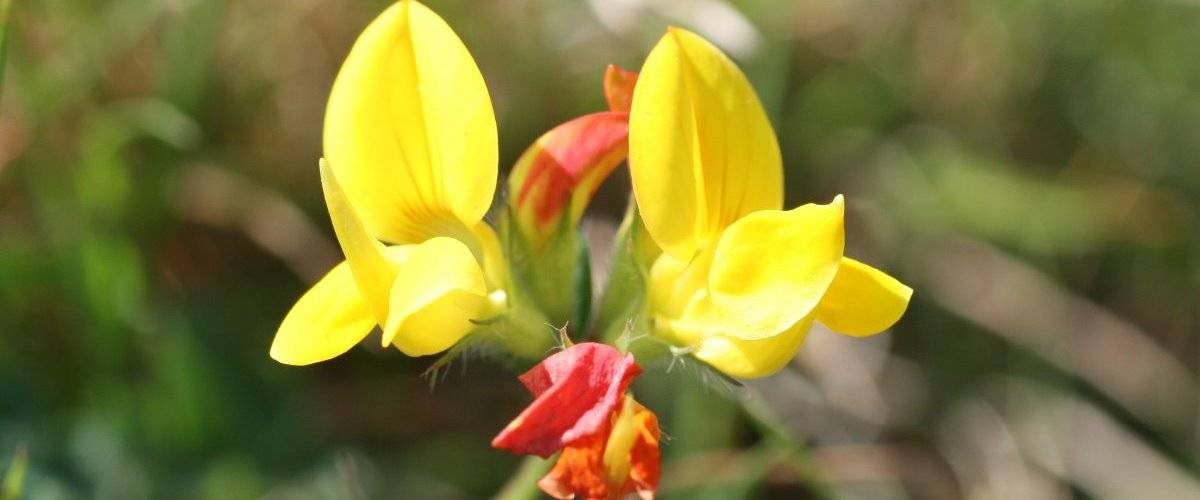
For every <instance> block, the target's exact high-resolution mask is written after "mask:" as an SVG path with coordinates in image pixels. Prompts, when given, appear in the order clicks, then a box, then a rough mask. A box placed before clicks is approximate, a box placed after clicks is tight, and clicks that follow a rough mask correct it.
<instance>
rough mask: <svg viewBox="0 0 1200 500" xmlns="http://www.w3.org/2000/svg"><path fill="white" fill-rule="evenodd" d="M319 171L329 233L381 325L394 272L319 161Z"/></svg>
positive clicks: (385, 319) (337, 183)
mask: <svg viewBox="0 0 1200 500" xmlns="http://www.w3.org/2000/svg"><path fill="white" fill-rule="evenodd" d="M320 170H321V188H322V190H323V191H324V192H325V205H326V206H327V207H328V208H329V218H330V220H332V221H333V232H334V233H335V234H337V240H338V244H339V245H341V247H342V253H344V254H346V262H347V264H349V268H350V271H351V273H352V274H353V275H354V282H355V283H356V284H357V285H358V291H359V293H360V294H362V297H363V298H364V299H365V300H366V303H367V306H368V307H369V308H370V310H371V313H372V314H374V316H375V320H376V321H377V322H378V323H379V324H381V325H382V324H384V323H385V322H386V321H387V316H388V296H389V294H390V290H391V288H392V280H393V279H394V278H395V277H396V270H395V268H394V267H393V266H392V264H391V263H389V262H388V260H387V258H385V257H384V254H383V245H381V244H380V243H379V240H376V239H375V238H373V237H371V235H370V234H368V233H367V230H366V228H364V227H363V223H362V221H361V220H360V219H359V216H358V212H357V211H356V210H355V207H354V206H353V205H351V204H350V200H348V199H347V198H346V193H345V191H343V190H342V187H341V184H339V182H338V179H337V178H336V177H335V176H334V174H333V171H332V170H330V168H329V165H328V163H326V162H325V160H323V159H322V160H321V162H320Z"/></svg>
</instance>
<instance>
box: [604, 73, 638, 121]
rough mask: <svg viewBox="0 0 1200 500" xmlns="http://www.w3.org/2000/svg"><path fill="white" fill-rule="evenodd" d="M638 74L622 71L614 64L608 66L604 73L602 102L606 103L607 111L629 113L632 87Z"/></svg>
mask: <svg viewBox="0 0 1200 500" xmlns="http://www.w3.org/2000/svg"><path fill="white" fill-rule="evenodd" d="M637 77H638V74H637V73H636V72H633V71H629V70H627V69H623V68H621V67H619V66H617V65H615V64H609V65H608V69H607V70H605V71H604V100H606V101H608V109H611V110H613V111H624V112H626V113H628V112H629V106H630V105H631V104H633V87H634V86H635V85H636V84H637Z"/></svg>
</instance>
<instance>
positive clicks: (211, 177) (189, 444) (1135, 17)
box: [0, 0, 1200, 499]
mask: <svg viewBox="0 0 1200 500" xmlns="http://www.w3.org/2000/svg"><path fill="white" fill-rule="evenodd" d="M386 4H387V2H384V1H350V0H331V1H318V0H291V1H286V2H283V1H273V0H243V1H233V0H94V1H83V0H14V5H13V9H12V16H11V29H10V32H9V33H8V42H9V43H8V61H7V68H6V70H5V74H4V82H3V83H4V86H3V99H2V100H0V470H5V469H10V470H11V469H14V468H15V469H21V468H22V467H25V468H27V473H26V474H25V481H24V484H23V488H22V489H23V491H24V497H26V498H32V499H54V498H102V499H139V498H195V499H226V498H260V497H266V498H476V497H486V496H489V495H491V494H493V493H494V492H496V491H497V490H499V488H501V486H502V485H503V484H504V483H505V481H506V480H507V478H508V477H509V475H510V474H511V472H512V471H513V469H514V468H515V467H516V466H517V464H518V460H517V458H516V457H512V456H509V455H506V454H503V453H500V452H497V451H493V450H491V449H490V448H489V447H488V442H489V440H490V438H491V436H492V435H494V433H495V432H497V431H498V430H499V429H500V428H501V427H502V426H503V425H504V423H505V422H507V420H508V419H509V418H511V417H512V416H514V415H516V413H517V412H518V411H519V410H520V409H521V408H522V407H523V406H524V404H525V403H526V402H527V401H528V399H529V398H528V396H527V395H526V394H524V392H523V390H522V389H521V388H520V386H519V385H518V384H517V382H516V380H515V378H513V376H512V375H513V374H511V373H509V372H507V371H506V370H505V369H504V368H503V367H500V366H498V365H497V364H495V363H490V362H488V361H487V360H472V361H470V362H469V363H466V364H464V365H458V366H456V367H455V370H453V371H452V372H451V373H449V374H447V376H446V378H445V379H444V380H442V381H440V382H439V383H438V384H437V385H436V387H434V388H432V389H431V387H430V383H429V382H430V381H429V380H427V379H424V378H422V377H421V373H422V372H423V371H424V370H425V368H427V367H428V366H429V365H430V363H431V359H410V358H406V357H404V356H402V355H400V354H399V353H398V352H395V351H386V352H385V351H381V350H379V349H378V348H377V347H374V346H373V345H372V346H368V345H364V346H360V347H359V348H356V349H355V350H353V351H352V352H351V353H349V354H348V355H345V356H342V357H339V358H337V359H335V360H332V361H329V362H326V363H322V364H320V365H317V366H312V367H307V368H293V367H286V366H282V365H280V364H277V363H275V362H274V361H272V360H271V359H270V358H268V357H267V349H268V346H269V345H270V342H271V339H272V336H273V334H274V330H275V328H276V326H277V325H278V322H279V320H280V319H281V318H282V317H283V315H284V313H285V312H286V311H287V309H288V307H289V306H290V305H291V303H292V302H293V301H294V300H295V299H296V298H297V297H298V296H299V295H300V294H301V293H302V292H303V291H304V290H305V289H306V288H307V285H308V284H309V283H311V282H312V281H313V280H314V279H315V278H317V277H319V276H320V275H321V274H322V273H323V272H324V271H325V270H327V269H328V268H329V267H330V266H331V265H332V264H333V263H334V262H336V260H337V259H338V258H339V257H340V255H339V252H338V250H337V247H336V244H335V242H334V241H333V237H332V231H331V229H330V227H329V224H328V219H327V216H326V213H325V209H324V205H323V202H322V198H321V192H320V186H319V182H318V179H317V169H316V168H315V167H316V161H317V158H318V157H319V156H320V154H321V146H320V137H321V119H322V110H323V107H324V103H325V98H326V96H327V93H328V90H329V87H330V84H331V82H332V80H333V77H334V74H335V72H336V70H337V68H338V65H339V63H340V61H341V59H342V58H343V57H344V55H345V54H346V52H347V51H348V49H349V47H350V44H351V43H352V42H353V40H354V37H355V36H356V35H357V33H358V31H359V30H361V29H362V28H363V27H364V26H365V25H366V23H368V22H369V20H370V19H371V18H372V17H373V16H374V15H375V14H377V13H378V12H380V11H381V10H382V9H383V8H384V7H385V6H386ZM428 4H429V5H430V6H431V7H432V8H433V9H434V10H436V11H437V12H439V13H440V14H441V15H442V16H444V17H445V18H446V19H447V21H448V22H449V23H450V25H451V26H453V27H454V28H455V29H456V30H457V31H458V32H459V33H460V35H461V37H462V38H463V39H464V40H465V42H466V43H467V45H468V47H470V48H471V50H472V52H473V54H474V55H475V57H476V59H477V61H478V63H479V65H480V67H481V69H482V71H483V74H484V76H485V78H486V80H487V82H488V85H489V87H490V89H491V92H492V95H493V100H494V102H495V107H496V113H497V117H498V121H499V125H500V131H501V132H500V139H501V140H500V143H501V168H503V169H506V168H507V166H508V165H511V163H512V161H513V160H514V159H515V158H516V156H517V155H518V154H519V153H520V152H521V151H522V150H523V149H524V147H525V146H526V145H528V144H529V143H530V142H531V141H532V140H533V139H534V138H536V137H537V135H539V134H540V133H541V132H542V131H544V130H547V129H549V128H550V127H551V126H553V125H555V124H557V123H559V122H561V121H564V120H566V119H569V118H571V117H573V116H576V115H579V114H583V113H587V112H591V111H595V110H600V109H602V107H603V99H602V95H601V92H600V77H601V75H602V72H603V69H604V67H605V65H606V64H608V63H612V62H615V63H618V64H621V65H623V66H626V67H629V68H634V69H636V68H637V67H639V66H640V63H641V59H642V57H643V56H644V54H645V53H646V52H647V51H648V50H649V48H650V47H651V45H652V44H653V42H654V41H655V40H656V39H657V37H658V36H659V35H661V33H662V32H663V30H664V28H665V27H666V26H667V25H670V24H676V25H681V26H685V27H689V28H691V29H694V30H696V31H698V32H700V33H701V34H703V35H704V36H706V37H707V38H709V39H711V40H713V41H714V42H715V43H717V44H718V45H720V46H721V47H723V48H724V49H725V50H726V51H728V52H729V53H730V54H731V55H732V56H733V57H734V58H735V59H736V60H737V61H738V62H739V64H741V65H742V67H743V68H744V69H745V71H746V72H747V74H748V75H749V77H750V79H751V81H752V82H753V83H754V85H755V87H756V88H757V89H758V91H759V93H760V95H761V97H762V100H763V102H764V104H765V106H766V108H767V109H768V113H769V114H770V116H771V118H772V120H773V122H774V124H775V126H776V130H777V133H778V136H779V140H780V142H781V145H782V148H783V155H784V160H785V164H786V165H787V172H786V177H787V182H788V200H789V202H788V205H789V206H793V205H795V204H797V203H803V202H806V201H821V202H824V201H827V200H828V199H830V198H832V196H833V195H834V194H836V193H845V194H846V195H847V197H848V201H849V211H848V216H847V217H848V221H847V224H848V231H849V236H848V247H847V251H848V253H849V254H850V255H852V256H855V257H858V258H861V259H863V260H866V261H868V262H871V263H873V264H875V265H877V266H878V267H880V268H883V269H886V270H888V271H889V272H890V273H891V274H893V275H895V276H897V277H899V278H900V279H902V280H903V281H905V282H906V283H908V284H910V285H912V286H913V288H915V289H916V295H915V296H914V299H913V302H912V305H911V307H910V309H909V311H908V313H907V315H906V317H905V318H904V320H902V321H901V323H900V324H899V325H897V327H896V328H895V329H894V330H893V331H892V332H891V333H887V334H884V335H881V336H877V337H873V338H871V339H865V340H854V339H847V338H841V337H837V336H835V335H833V334H830V333H829V332H827V331H823V330H819V329H818V330H815V331H814V332H813V333H812V334H811V335H810V338H809V340H808V342H807V343H806V344H805V346H804V347H802V349H801V352H800V354H799V355H798V357H797V359H796V361H795V362H794V363H793V364H792V366H790V367H789V368H788V369H787V370H786V371H785V372H783V373H781V374H779V375H777V376H775V377H772V378H770V379H766V380H762V381H755V382H753V383H749V384H747V386H746V387H745V388H730V387H727V386H722V385H721V384H720V383H717V384H703V383H701V382H699V381H697V377H695V376H694V374H693V373H691V372H689V371H688V370H687V369H673V370H672V371H671V372H670V373H666V372H665V371H664V368H665V367H655V368H654V369H652V370H650V371H649V372H648V373H647V374H646V375H644V376H643V377H642V379H641V380H640V381H639V382H638V385H637V386H636V390H637V391H638V394H639V398H640V399H644V400H645V402H646V404H647V406H649V407H651V408H653V409H655V410H656V411H657V412H658V413H659V415H660V417H661V418H662V421H663V427H664V432H665V433H666V434H667V435H668V436H669V437H670V438H671V439H670V440H669V441H668V442H666V443H665V445H664V454H665V456H666V463H665V465H664V467H665V472H664V474H665V479H664V483H663V487H662V492H663V494H664V496H666V497H668V498H743V497H744V498H870V499H875V498H884V499H888V498H946V499H956V498H967V499H1007V498H1012V499H1038V498H1051V499H1057V498H1100V499H1132V498H1147V499H1150V498H1153V499H1160V498H1161V499H1166V498H1172V499H1174V498H1200V478H1198V477H1197V472H1198V471H1200V461H1198V459H1200V435H1198V434H1197V430H1198V423H1197V418H1198V417H1200V398H1197V395H1198V393H1197V368H1198V366H1200V356H1198V354H1200V344H1198V343H1197V339H1196V335H1195V334H1196V333H1197V332H1198V331H1200V230H1198V229H1197V228H1198V227H1200V226H1198V225H1197V218H1198V217H1200V3H1198V2H1195V1H1192V0H1175V1H1168V0H1157V1H1156V0H1125V1H1122V0H1076V1H1059V2H1046V1H1035V0H945V1H920V0H800V1H765V0H757V1H743V2H725V1H722V0H698V1H683V0H619V1H615V0H590V1H561V0H560V1H551V0H496V1H468V0H458V1H441V0H429V2H428ZM627 191H628V179H627V176H626V175H624V174H623V173H618V174H617V175H614V177H613V178H612V179H611V180H610V181H609V183H608V185H606V186H605V187H604V189H603V190H602V191H601V193H600V195H599V197H598V200H597V202H596V204H595V207H594V208H593V209H592V213H591V215H590V216H589V219H588V220H587V221H586V223H585V227H586V229H587V231H588V233H589V234H590V235H592V236H593V237H594V238H595V240H596V243H595V245H596V248H597V252H596V253H597V255H596V256H595V258H596V260H597V262H598V264H600V265H598V266H597V267H598V268H600V269H602V268H603V265H602V264H603V262H604V259H605V255H606V250H605V245H604V244H603V241H604V240H605V238H606V237H607V236H608V235H610V234H611V233H612V231H613V226H614V224H615V221H616V219H617V217H618V216H619V213H620V212H621V210H622V209H623V207H624V204H625V200H626V194H625V193H626V192H627ZM459 368H461V371H460V370H459ZM734 399H737V400H740V401H741V403H742V404H740V405H735V404H733V403H731V402H730V401H731V400H734ZM743 408H745V409H743ZM19 450H25V452H24V453H25V454H24V455H23V456H25V457H26V459H25V461H22V460H17V461H16V463H17V465H16V466H15V467H11V466H10V465H9V464H10V462H11V461H12V460H13V457H16V456H20V454H21V452H20V451H19ZM22 463H23V464H24V466H22V465H21V464H22ZM15 476H17V474H9V477H15Z"/></svg>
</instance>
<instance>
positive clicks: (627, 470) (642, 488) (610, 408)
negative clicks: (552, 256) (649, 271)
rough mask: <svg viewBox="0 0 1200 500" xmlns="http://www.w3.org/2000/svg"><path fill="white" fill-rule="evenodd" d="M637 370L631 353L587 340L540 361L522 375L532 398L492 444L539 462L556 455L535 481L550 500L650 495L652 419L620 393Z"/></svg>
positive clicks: (655, 453) (655, 460)
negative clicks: (635, 494)
mask: <svg viewBox="0 0 1200 500" xmlns="http://www.w3.org/2000/svg"><path fill="white" fill-rule="evenodd" d="M641 371H642V370H641V368H640V367H638V365H637V364H636V363H634V361H633V356H631V355H629V354H622V353H621V352H620V351H617V350H616V349H614V348H612V347H610V346H607V345H604V344H596V343H590V342H586V343H581V344H577V345H574V346H571V347H569V348H567V349H564V350H563V351H562V352H559V353H557V354H554V355H553V356H550V357H548V358H546V359H545V360H544V361H542V362H541V363H540V364H538V365H537V366H536V367H534V368H533V369H532V370H529V371H528V372H526V373H525V374H524V375H521V377H520V378H521V382H522V383H524V384H525V387H526V388H527V389H529V392H531V393H533V394H534V396H536V399H535V400H534V401H533V403H532V404H530V405H529V407H528V408H526V409H525V411H523V412H521V414H520V415H519V416H517V418H516V419H514V420H513V421H512V422H511V423H509V424H508V426H507V427H505V428H504V430H503V431H501V432H500V434H499V435H497V436H496V438H495V439H493V440H492V446H493V447H495V448H500V449H504V450H508V451H511V452H514V453H520V454H527V455H540V456H542V457H548V456H550V455H551V454H553V453H554V452H556V451H559V450H562V453H561V454H560V455H559V458H558V461H557V462H556V463H555V465H554V468H553V469H552V470H551V471H550V473H548V474H547V475H546V476H545V477H543V478H542V480H541V481H539V482H538V486H540V487H541V488H542V490H543V491H545V492H546V493H547V494H549V495H550V496H553V497H555V498H576V497H578V498H587V499H611V498H620V497H622V496H623V495H625V494H627V493H634V492H636V493H637V494H638V495H639V496H641V497H642V498H652V497H653V496H654V490H655V488H656V487H657V486H658V477H659V458H660V455H659V447H658V444H659V437H660V432H659V428H658V419H657V417H655V416H654V413H653V412H651V411H650V410H648V409H646V408H645V407H644V406H642V405H640V404H638V403H637V402H636V401H634V399H633V397H632V396H629V395H627V394H626V390H627V388H628V387H629V384H630V383H631V382H632V381H633V379H634V378H635V377H637V376H638V374H640V373H641Z"/></svg>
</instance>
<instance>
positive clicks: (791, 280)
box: [677, 195, 845, 340]
mask: <svg viewBox="0 0 1200 500" xmlns="http://www.w3.org/2000/svg"><path fill="white" fill-rule="evenodd" d="M843 211H844V207H843V202H842V197H841V196H840V195H839V196H837V197H836V198H834V200H833V202H831V203H829V204H828V205H816V204H811V203H810V204H807V205H803V206H801V207H798V208H795V209H793V210H789V211H786V212H784V211H777V210H763V211H759V212H755V213H752V214H750V215H748V216H746V217H744V218H742V219H741V220H738V221H737V222H735V223H734V224H733V225H732V226H729V229H728V230H726V231H725V234H724V235H723V236H722V237H721V241H720V242H719V243H718V245H717V248H716V253H715V254H714V256H713V262H712V267H711V269H710V270H709V273H708V295H707V297H704V298H703V299H702V300H694V301H693V302H692V303H691V304H689V306H688V308H687V309H686V310H685V311H684V313H683V316H682V317H681V318H680V319H679V322H678V323H679V324H678V325H677V327H678V328H681V329H685V330H697V331H701V332H706V333H707V334H721V335H726V336H729V337H734V338H740V339H744V340H754V339H764V338H767V337H771V336H775V335H778V334H780V333H782V332H784V331H785V330H788V329H789V328H791V327H792V325H794V324H796V323H797V322H799V321H800V320H801V319H803V318H805V317H807V316H809V315H810V314H811V313H812V311H813V309H814V308H816V307H817V304H819V303H820V301H821V298H822V297H823V296H824V295H825V291H826V290H828V289H829V285H830V283H831V282H832V281H833V279H834V276H836V275H837V272H838V264H839V263H840V262H841V259H842V248H843V245H844V242H845V230H844V226H843V224H842V215H843Z"/></svg>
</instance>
